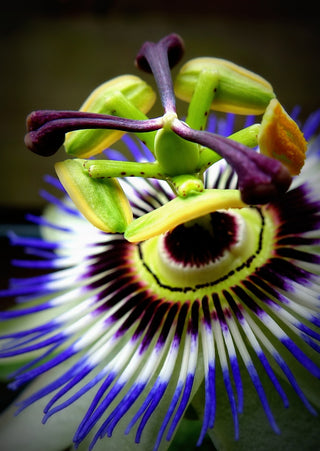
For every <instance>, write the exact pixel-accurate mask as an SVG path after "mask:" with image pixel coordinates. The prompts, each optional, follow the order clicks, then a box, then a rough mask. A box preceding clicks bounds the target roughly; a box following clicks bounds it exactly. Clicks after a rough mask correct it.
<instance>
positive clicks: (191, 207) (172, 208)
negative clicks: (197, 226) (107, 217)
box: [124, 189, 246, 242]
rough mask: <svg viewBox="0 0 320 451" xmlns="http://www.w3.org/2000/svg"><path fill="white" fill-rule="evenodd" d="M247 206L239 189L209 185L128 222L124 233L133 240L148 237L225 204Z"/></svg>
mask: <svg viewBox="0 0 320 451" xmlns="http://www.w3.org/2000/svg"><path fill="white" fill-rule="evenodd" d="M244 206H246V204H244V203H243V202H242V200H241V197H240V192H239V191H238V190H233V189H228V190H220V189H207V190H204V191H202V192H201V193H193V194H190V195H189V196H187V197H175V198H174V199H172V200H171V201H170V202H168V203H166V204H164V205H162V206H161V207H160V208H157V209H156V210H153V211H151V212H150V213H147V214H145V215H143V216H140V218H137V219H135V220H134V221H132V222H131V224H129V225H128V227H127V230H126V232H125V234H124V237H125V238H126V239H127V240H128V241H131V242H139V241H144V240H147V239H149V238H152V237H154V236H157V235H160V234H162V233H165V232H167V231H168V230H172V229H174V228H175V227H177V226H178V225H180V224H183V223H185V222H188V221H191V220H192V219H196V218H198V217H201V216H204V215H206V214H208V213H211V212H213V211H216V210H220V209H223V208H242V207H244Z"/></svg>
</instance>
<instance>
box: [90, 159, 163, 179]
mask: <svg viewBox="0 0 320 451" xmlns="http://www.w3.org/2000/svg"><path fill="white" fill-rule="evenodd" d="M83 167H84V169H85V170H87V171H88V174H89V176H90V177H92V178H95V179H96V178H111V177H144V178H156V179H165V178H166V176H165V174H164V172H163V169H162V168H161V166H160V165H159V164H158V163H137V162H134V161H115V160H83Z"/></svg>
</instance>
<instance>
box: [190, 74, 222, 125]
mask: <svg viewBox="0 0 320 451" xmlns="http://www.w3.org/2000/svg"><path fill="white" fill-rule="evenodd" d="M218 84H219V74H218V72H217V71H212V70H206V69H205V70H202V71H201V72H200V74H199V77H198V79H197V83H196V86H195V89H194V92H193V95H192V98H191V101H190V104H189V108H188V115H187V119H186V123H187V124H188V125H189V127H191V128H194V129H195V130H205V128H206V124H207V119H208V116H209V111H210V106H211V104H212V101H213V99H214V96H215V93H216V88H217V86H218Z"/></svg>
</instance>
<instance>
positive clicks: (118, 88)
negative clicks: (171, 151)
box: [64, 75, 156, 158]
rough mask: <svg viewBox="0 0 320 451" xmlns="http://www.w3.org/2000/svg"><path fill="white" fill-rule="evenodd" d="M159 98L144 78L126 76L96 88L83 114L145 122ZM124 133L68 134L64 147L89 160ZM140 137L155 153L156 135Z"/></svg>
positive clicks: (89, 132) (140, 134)
mask: <svg viewBox="0 0 320 451" xmlns="http://www.w3.org/2000/svg"><path fill="white" fill-rule="evenodd" d="M155 99H156V94H155V92H154V91H153V89H152V88H151V87H150V86H149V85H148V84H147V83H146V82H144V81H143V80H142V79H141V78H139V77H136V76H134V75H122V76H119V77H116V78H113V79H112V80H110V81H107V82H106V83H103V84H102V85H101V86H99V87H98V88H96V89H95V90H94V91H93V92H92V94H91V95H90V96H89V97H88V99H87V100H86V101H85V103H84V104H83V105H82V106H81V108H80V111H86V112H90V113H99V114H107V115H112V116H118V117H124V118H127V119H138V120H144V119H147V117H146V115H145V114H146V113H147V112H148V111H149V110H150V108H151V107H152V105H153V104H154V102H155ZM124 133H125V132H123V131H120V130H101V129H88V130H77V131H73V132H70V133H67V135H66V139H65V144H64V145H65V149H66V152H67V153H68V154H69V155H74V156H78V157H84V158H89V157H91V156H93V155H96V154H98V153H101V152H102V151H103V150H104V149H106V148H107V147H109V146H111V145H112V144H113V143H114V142H116V141H118V140H119V139H120V138H121V137H122V136H123V134H124ZM139 138H140V139H141V140H142V141H144V142H145V143H146V145H147V146H148V147H149V148H150V150H153V141H154V133H153V132H149V133H139Z"/></svg>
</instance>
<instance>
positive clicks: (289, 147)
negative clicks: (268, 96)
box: [258, 99, 307, 175]
mask: <svg viewBox="0 0 320 451" xmlns="http://www.w3.org/2000/svg"><path fill="white" fill-rule="evenodd" d="M258 144H259V147H260V151H261V153H263V154H264V155H267V156H269V157H272V158H275V159H277V160H279V161H281V163H283V164H284V166H286V167H287V168H288V170H289V171H290V173H291V175H297V174H299V173H300V170H301V168H302V166H303V165H304V161H305V158H306V155H305V154H306V150H307V142H306V140H305V139H304V136H303V133H302V132H301V130H300V129H299V127H298V125H297V124H296V122H295V121H294V120H293V119H292V118H291V117H290V116H289V115H288V114H287V113H286V111H285V110H284V109H283V107H282V106H281V105H280V103H279V102H278V100H276V99H273V100H271V102H270V104H269V105H268V108H267V109H266V112H265V114H264V116H263V119H262V122H261V128H260V132H259V135H258Z"/></svg>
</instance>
